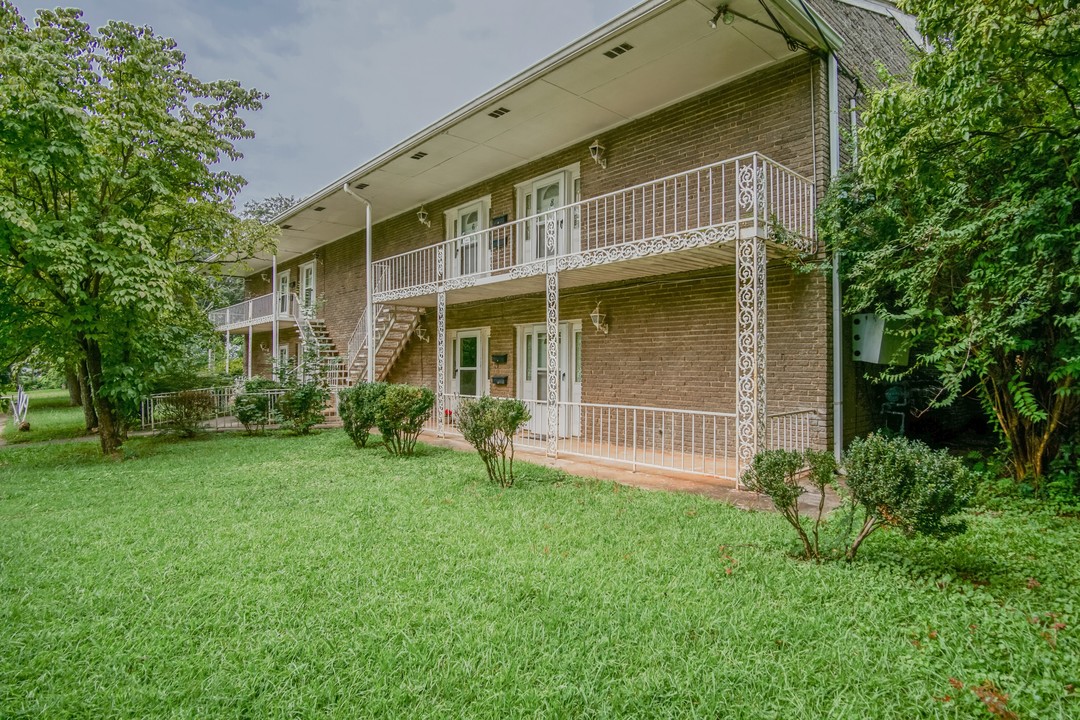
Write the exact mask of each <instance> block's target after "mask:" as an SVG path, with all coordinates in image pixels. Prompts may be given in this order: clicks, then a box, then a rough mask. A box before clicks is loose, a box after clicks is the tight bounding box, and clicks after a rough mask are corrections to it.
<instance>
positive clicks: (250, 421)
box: [233, 392, 270, 435]
mask: <svg viewBox="0 0 1080 720" xmlns="http://www.w3.org/2000/svg"><path fill="white" fill-rule="evenodd" d="M233 415H235V416H236V419H237V420H239V421H240V422H241V423H242V424H243V425H244V430H246V431H247V434H248V435H254V434H255V433H261V432H262V431H263V430H264V429H265V428H266V426H267V424H268V423H269V422H270V398H269V397H268V396H267V395H266V393H261V392H260V393H243V394H241V395H237V396H236V399H235V400H234V401H233Z"/></svg>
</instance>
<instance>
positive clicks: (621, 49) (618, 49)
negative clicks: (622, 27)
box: [604, 43, 634, 60]
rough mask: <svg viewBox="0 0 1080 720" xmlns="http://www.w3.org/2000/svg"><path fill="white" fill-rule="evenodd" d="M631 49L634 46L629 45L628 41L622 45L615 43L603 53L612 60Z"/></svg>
mask: <svg viewBox="0 0 1080 720" xmlns="http://www.w3.org/2000/svg"><path fill="white" fill-rule="evenodd" d="M633 49H634V46H633V45H631V44H630V43H623V44H622V45H616V46H615V47H613V48H611V49H610V50H608V51H607V52H605V53H604V54H605V55H607V56H608V57H609V58H611V59H612V60H614V59H615V58H617V57H619V56H620V55H622V54H623V53H627V52H630V51H631V50H633Z"/></svg>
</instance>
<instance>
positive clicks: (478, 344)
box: [450, 330, 487, 397]
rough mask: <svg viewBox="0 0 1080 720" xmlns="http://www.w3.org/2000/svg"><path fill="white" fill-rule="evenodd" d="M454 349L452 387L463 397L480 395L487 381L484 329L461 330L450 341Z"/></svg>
mask: <svg viewBox="0 0 1080 720" xmlns="http://www.w3.org/2000/svg"><path fill="white" fill-rule="evenodd" d="M450 344H451V346H452V348H451V349H452V351H453V362H452V364H451V368H450V370H451V378H450V381H451V385H450V386H451V387H452V388H453V389H454V393H455V394H456V395H459V396H461V397H480V396H481V395H483V394H484V389H485V383H486V382H487V378H486V373H485V367H486V365H485V363H484V331H483V330H460V331H458V332H457V333H455V334H454V338H453V339H452V340H451V342H450Z"/></svg>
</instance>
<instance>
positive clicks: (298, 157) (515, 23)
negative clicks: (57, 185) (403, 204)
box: [21, 0, 631, 199]
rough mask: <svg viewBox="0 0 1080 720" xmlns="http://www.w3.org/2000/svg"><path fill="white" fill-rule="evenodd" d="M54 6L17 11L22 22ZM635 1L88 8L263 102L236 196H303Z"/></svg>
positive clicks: (305, 1)
mask: <svg viewBox="0 0 1080 720" xmlns="http://www.w3.org/2000/svg"><path fill="white" fill-rule="evenodd" d="M54 4H55V3H54V2H41V1H40V0H37V2H35V3H29V4H27V3H24V4H23V5H22V8H21V9H22V10H23V13H24V15H32V14H33V9H34V8H36V7H51V6H53V5H54ZM630 5H631V0H547V2H545V3H531V2H524V1H522V0H513V1H511V0H442V1H441V2H435V1H434V0H409V1H400V0H399V1H398V2H385V0H297V2H287V1H285V0H261V1H260V2H253V1H251V0H225V1H217V2H215V0H94V1H91V2H89V3H88V4H87V5H85V11H86V19H87V21H88V22H89V23H90V24H91V25H92V26H93V27H98V26H99V25H101V24H103V23H104V22H105V21H106V20H108V19H110V18H116V19H121V20H126V21H129V22H133V23H137V24H149V25H152V26H153V27H154V30H155V31H156V32H158V33H160V34H163V35H169V36H171V37H173V38H175V39H176V41H177V42H178V43H179V45H180V48H181V49H182V50H184V52H185V53H187V56H188V67H189V69H190V70H191V71H192V72H193V73H194V74H195V75H196V76H198V77H200V78H204V79H213V78H219V77H229V78H235V79H237V80H239V81H240V82H241V83H242V84H243V85H244V86H245V87H256V88H258V89H260V90H262V91H264V92H268V93H270V99H269V100H268V101H267V102H266V103H265V105H264V108H263V110H262V111H261V112H259V113H257V114H255V115H253V116H252V117H251V118H249V125H250V126H251V127H252V129H254V130H255V132H256V139H255V140H253V141H249V142H246V143H244V145H243V146H242V150H243V152H244V155H245V158H244V160H242V161H241V162H240V163H239V166H238V168H237V169H238V171H239V172H240V173H241V174H242V175H244V177H246V178H247V180H248V182H249V186H248V188H247V189H246V190H245V192H244V197H245V198H247V199H250V198H259V197H263V196H266V195H272V194H275V193H278V192H281V193H285V194H292V195H306V194H308V193H311V192H314V191H315V190H317V189H319V188H320V187H322V186H323V185H325V184H327V183H328V182H330V181H332V180H334V179H335V178H336V177H338V176H340V175H342V174H344V173H345V172H347V171H349V170H350V169H352V168H353V167H356V166H357V165H360V164H361V163H363V162H365V161H366V160H368V159H370V158H372V157H374V156H375V155H377V154H379V153H381V152H382V151H384V150H386V149H387V148H389V147H391V146H392V145H394V144H396V143H398V142H400V141H401V140H404V139H405V138H406V137H408V136H409V135H411V134H413V133H414V132H416V131H418V130H420V129H421V128H423V127H426V126H427V125H429V124H431V123H432V122H434V121H435V120H437V119H439V118H440V117H442V116H444V115H446V114H448V113H449V112H451V111H452V110H454V109H456V108H457V107H459V106H461V105H463V104H465V103H467V102H468V101H470V100H471V99H472V98H474V97H476V96H478V95H480V94H482V93H484V92H485V91H487V90H488V89H490V88H492V87H494V86H495V85H497V84H499V83H501V82H502V81H503V80H506V79H508V78H509V77H511V76H513V75H515V74H517V73H518V72H520V71H521V70H523V69H525V68H526V67H528V66H530V65H532V64H533V63H535V62H537V61H539V60H541V59H542V58H544V57H546V56H547V55H550V54H551V53H553V52H555V51H557V50H558V49H559V48H561V47H563V46H564V45H566V44H568V43H569V42H571V41H573V40H574V39H575V38H577V37H580V36H581V35H584V34H585V33H587V32H589V31H590V30H592V29H593V28H594V27H596V26H598V25H600V24H601V23H603V22H604V21H606V20H608V19H610V18H612V17H614V16H615V15H617V14H619V13H620V12H622V11H624V10H626V9H628V8H629V7H630Z"/></svg>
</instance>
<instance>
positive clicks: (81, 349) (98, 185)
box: [0, 0, 270, 454]
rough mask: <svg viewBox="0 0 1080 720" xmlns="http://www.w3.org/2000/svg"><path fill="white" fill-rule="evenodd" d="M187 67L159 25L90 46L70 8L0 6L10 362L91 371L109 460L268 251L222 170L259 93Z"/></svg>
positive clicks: (0, 345) (3, 309) (5, 323)
mask: <svg viewBox="0 0 1080 720" xmlns="http://www.w3.org/2000/svg"><path fill="white" fill-rule="evenodd" d="M184 66H185V57H184V54H183V53H182V52H181V51H180V50H179V49H178V48H177V47H176V44H175V43H174V42H173V41H172V40H170V39H168V38H164V37H160V36H158V35H155V34H154V32H153V31H152V30H151V28H149V27H136V26H134V25H131V24H128V23H124V22H117V21H112V22H109V23H106V24H105V25H104V26H103V27H102V28H101V29H100V30H98V31H97V32H96V33H95V32H92V31H91V30H90V28H89V27H88V26H87V25H86V24H85V23H84V22H83V21H82V20H81V15H80V13H79V11H77V10H70V9H67V10H65V9H59V10H56V11H46V10H41V11H39V12H38V15H37V19H36V21H35V23H34V25H32V26H31V25H29V24H27V23H26V21H25V20H24V19H23V18H22V17H21V16H20V15H19V13H18V11H17V9H16V8H15V7H14V5H12V3H11V2H10V0H0V359H2V358H18V357H23V356H25V355H26V354H27V353H28V352H30V351H31V350H32V348H45V349H47V350H48V352H49V353H50V354H51V355H54V356H56V357H63V358H65V359H66V364H67V365H68V366H69V367H72V368H73V369H74V368H75V366H78V367H79V368H81V370H80V371H81V372H82V373H83V374H84V375H85V378H86V382H87V385H88V393H86V394H85V395H84V397H85V398H86V399H87V400H89V401H91V402H87V403H85V405H86V406H87V411H88V416H87V423H88V424H90V423H91V422H95V423H98V424H99V426H100V437H101V447H102V450H103V451H104V452H106V453H110V454H111V453H113V452H115V451H116V450H117V448H118V447H119V446H120V444H121V443H122V442H123V439H124V436H125V429H126V425H127V421H128V418H129V417H130V415H131V413H132V412H133V410H134V408H135V407H136V403H137V401H138V399H139V398H140V397H141V396H142V395H143V394H144V393H145V392H146V390H147V382H148V381H149V379H150V378H151V377H152V376H153V375H154V374H155V373H156V372H157V371H159V370H161V369H162V368H164V367H166V366H168V365H169V361H170V359H172V358H174V357H175V356H176V355H177V354H178V353H182V352H186V351H187V349H188V348H189V347H190V345H191V340H192V338H193V337H194V336H198V335H199V334H200V333H203V334H208V333H209V331H210V327H209V323H208V321H207V318H206V312H205V311H206V306H207V305H208V304H209V303H210V302H212V301H213V300H214V293H215V285H214V278H215V277H216V276H217V275H219V274H220V270H221V263H224V262H227V261H230V260H234V259H237V258H242V257H248V256H250V255H252V254H253V253H254V252H256V251H258V250H261V249H264V248H266V247H267V246H268V245H269V240H270V236H269V234H270V230H269V229H267V228H266V227H265V226H263V225H262V224H261V223H259V222H258V221H256V220H242V219H240V218H238V217H237V216H236V215H234V214H233V209H234V208H233V198H234V197H235V196H236V194H237V192H238V191H239V190H240V188H241V187H242V186H243V184H244V181H243V179H242V178H240V177H239V176H236V175H234V174H232V173H230V172H227V171H224V170H215V169H214V165H215V164H217V163H218V162H219V161H221V160H224V159H237V158H239V157H240V153H239V152H238V151H237V149H236V147H235V146H234V143H235V142H236V141H238V140H242V139H245V138H250V137H252V133H251V131H250V130H248V129H246V127H245V124H244V121H243V119H242V117H241V116H242V115H243V114H244V113H247V112H252V111H255V110H258V109H259V107H260V102H261V100H262V99H263V97H264V96H263V95H262V94H261V93H259V92H256V91H253V90H245V89H243V88H241V87H240V85H239V84H238V83H236V82H235V81H230V80H219V81H214V82H203V81H200V80H199V79H197V78H195V77H194V76H192V75H191V74H190V73H188V72H187V71H186V70H185V67H184ZM91 404H92V407H91ZM91 410H92V411H93V413H92V415H93V416H92V415H91V414H89V413H90V411H91Z"/></svg>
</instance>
